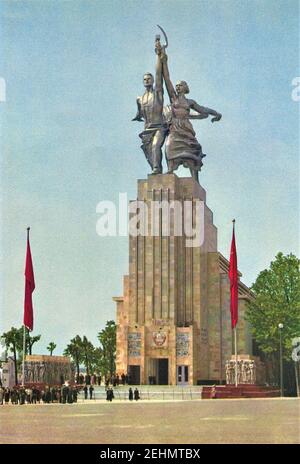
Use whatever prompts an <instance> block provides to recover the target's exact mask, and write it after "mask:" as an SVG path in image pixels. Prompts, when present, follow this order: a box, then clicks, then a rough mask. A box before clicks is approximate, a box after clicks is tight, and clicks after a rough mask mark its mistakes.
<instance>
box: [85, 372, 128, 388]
mask: <svg viewBox="0 0 300 464" xmlns="http://www.w3.org/2000/svg"><path fill="white" fill-rule="evenodd" d="M76 380H77V384H80V385H87V386H89V385H98V386H100V385H102V383H104V385H105V386H106V387H107V388H108V387H109V385H112V386H113V387H118V386H119V385H128V384H130V376H129V375H128V374H124V373H123V374H121V375H119V374H118V373H116V374H113V375H111V376H105V377H102V376H101V375H97V374H92V375H90V374H85V375H84V374H79V376H78V377H77V379H76Z"/></svg>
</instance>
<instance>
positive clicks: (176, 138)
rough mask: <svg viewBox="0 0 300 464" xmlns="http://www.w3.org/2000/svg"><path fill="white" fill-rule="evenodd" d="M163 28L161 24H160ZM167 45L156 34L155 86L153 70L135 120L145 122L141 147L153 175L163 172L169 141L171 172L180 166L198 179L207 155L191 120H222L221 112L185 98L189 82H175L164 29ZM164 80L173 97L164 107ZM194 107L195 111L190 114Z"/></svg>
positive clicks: (140, 100) (139, 101) (168, 155)
mask: <svg viewBox="0 0 300 464" xmlns="http://www.w3.org/2000/svg"><path fill="white" fill-rule="evenodd" d="M158 27H160V26H158ZM160 29H161V30H162V32H163V34H164V36H165V39H166V45H164V46H162V45H161V43H160V36H159V35H158V36H156V40H155V52H156V55H157V61H156V77H155V88H154V87H153V77H152V75H151V74H150V73H146V74H145V75H144V85H145V87H146V92H145V93H144V95H143V96H142V97H138V99H137V105H138V112H137V115H136V117H135V118H134V121H142V120H144V122H145V130H144V131H143V132H142V133H141V134H140V137H141V139H142V141H143V144H142V149H143V151H144V153H145V155H146V158H147V160H148V162H149V164H150V166H151V168H152V173H153V174H160V173H161V172H162V166H161V161H162V151H161V148H162V145H163V143H164V141H165V138H166V136H167V140H166V146H165V153H166V161H167V165H168V173H172V172H173V171H175V170H176V169H177V168H178V167H179V166H180V165H183V166H184V167H187V168H189V169H190V172H191V175H192V177H193V178H194V179H195V180H196V181H197V182H199V179H198V172H199V171H200V170H201V167H202V165H203V162H202V158H204V156H206V155H205V154H204V153H203V152H202V147H201V145H200V144H199V142H198V140H197V139H196V134H195V132H194V129H193V126H192V124H191V122H190V119H205V118H207V117H208V116H209V115H212V116H214V117H213V118H212V122H215V121H219V120H220V119H221V117H222V115H221V114H220V113H218V112H217V111H215V110H212V109H210V108H206V107H204V106H200V105H199V104H198V103H196V102H195V101H194V100H192V99H188V98H186V96H185V95H186V94H188V93H189V87H188V84H187V83H186V82H185V81H178V82H177V84H176V86H175V88H174V85H173V84H172V81H171V79H170V74H169V68H168V64H167V60H168V57H167V54H166V48H167V46H168V40H167V36H166V34H165V32H164V31H163V29H162V28H160ZM163 79H164V81H165V84H166V88H167V92H168V95H169V99H170V106H169V107H167V108H164V107H163V103H164V102H163ZM191 110H193V111H194V112H195V113H194V114H191Z"/></svg>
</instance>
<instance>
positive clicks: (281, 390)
mask: <svg viewBox="0 0 300 464" xmlns="http://www.w3.org/2000/svg"><path fill="white" fill-rule="evenodd" d="M278 329H279V356H280V396H281V398H282V397H283V395H284V392H283V360H282V329H283V324H281V323H280V324H278Z"/></svg>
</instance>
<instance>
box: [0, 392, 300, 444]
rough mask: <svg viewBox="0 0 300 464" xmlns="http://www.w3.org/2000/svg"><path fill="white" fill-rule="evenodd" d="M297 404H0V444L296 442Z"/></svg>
mask: <svg viewBox="0 0 300 464" xmlns="http://www.w3.org/2000/svg"><path fill="white" fill-rule="evenodd" d="M299 419H300V401H299V400H298V399H297V398H287V399H280V398H276V399H249V400H248V399H242V400H195V401H140V402H137V403H136V402H133V403H129V402H124V401H118V400H115V401H113V402H112V403H107V402H105V401H90V402H85V403H78V404H70V405H68V404H65V405H63V404H41V405H30V404H28V405H23V406H20V405H11V404H9V405H4V406H0V443H1V444H4V443H73V444H75V443H95V444H118V443H119V444H120V443H121V444H124V443H129V444H132V443H141V444H155V443H156V444H161V443H164V444H188V443H198V444H205V443H300V421H299Z"/></svg>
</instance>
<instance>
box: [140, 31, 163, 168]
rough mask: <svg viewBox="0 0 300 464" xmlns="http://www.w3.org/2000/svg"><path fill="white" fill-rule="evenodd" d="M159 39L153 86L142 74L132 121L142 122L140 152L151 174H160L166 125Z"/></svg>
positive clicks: (152, 80)
mask: <svg viewBox="0 0 300 464" xmlns="http://www.w3.org/2000/svg"><path fill="white" fill-rule="evenodd" d="M162 48H163V47H162V46H161V45H160V37H159V36H156V41H155V51H156V54H157V60H156V73H155V85H154V78H153V76H152V74H151V73H146V74H144V79H143V82H144V86H145V89H146V91H145V93H144V95H142V96H141V97H138V98H137V108H138V109H137V114H136V116H135V118H134V119H133V120H132V121H144V123H145V128H144V131H143V132H141V133H140V134H139V137H140V138H141V139H142V146H141V148H142V150H143V151H144V153H145V156H146V159H147V161H148V163H149V164H150V166H151V169H152V174H161V172H162V151H161V148H162V146H163V143H164V140H165V137H166V132H167V124H166V122H165V120H164V116H163V104H164V99H163V79H162V60H161V59H160V57H159V55H160V53H161V50H162Z"/></svg>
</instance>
